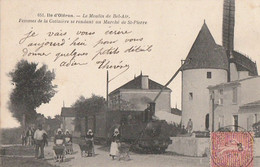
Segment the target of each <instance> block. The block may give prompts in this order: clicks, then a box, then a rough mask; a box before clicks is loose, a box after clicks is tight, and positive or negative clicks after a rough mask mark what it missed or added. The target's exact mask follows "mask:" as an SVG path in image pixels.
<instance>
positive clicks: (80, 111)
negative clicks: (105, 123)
mask: <svg viewBox="0 0 260 167" xmlns="http://www.w3.org/2000/svg"><path fill="white" fill-rule="evenodd" d="M72 107H73V108H75V111H76V112H77V117H76V119H75V130H76V131H80V129H81V128H80V120H79V119H80V118H82V117H84V116H86V115H87V114H88V113H96V112H101V111H106V100H105V98H104V97H102V96H97V95H94V94H92V96H91V97H90V98H85V97H84V96H80V97H79V99H78V100H76V102H75V103H74V104H73V105H72Z"/></svg>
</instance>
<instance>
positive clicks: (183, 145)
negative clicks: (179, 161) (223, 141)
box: [167, 137, 260, 157]
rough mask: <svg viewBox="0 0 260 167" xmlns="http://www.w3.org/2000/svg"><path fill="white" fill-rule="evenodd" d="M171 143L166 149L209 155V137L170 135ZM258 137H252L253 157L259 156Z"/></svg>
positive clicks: (189, 154) (189, 153) (197, 155)
mask: <svg viewBox="0 0 260 167" xmlns="http://www.w3.org/2000/svg"><path fill="white" fill-rule="evenodd" d="M171 140H172V144H171V145H169V146H168V149H167V151H170V152H174V153H177V154H180V155H185V156H193V157H202V156H208V157H209V156H210V138H195V137H171ZM259 148H260V138H255V139H254V157H260V149H259Z"/></svg>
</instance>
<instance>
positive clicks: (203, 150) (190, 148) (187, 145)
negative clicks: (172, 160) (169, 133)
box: [167, 137, 210, 157]
mask: <svg viewBox="0 0 260 167" xmlns="http://www.w3.org/2000/svg"><path fill="white" fill-rule="evenodd" d="M171 140H172V144H171V145H169V147H168V149H167V151H170V152H174V153H177V154H180V155H186V156H193V157H202V156H205V155H207V156H209V147H210V138H195V137H171Z"/></svg>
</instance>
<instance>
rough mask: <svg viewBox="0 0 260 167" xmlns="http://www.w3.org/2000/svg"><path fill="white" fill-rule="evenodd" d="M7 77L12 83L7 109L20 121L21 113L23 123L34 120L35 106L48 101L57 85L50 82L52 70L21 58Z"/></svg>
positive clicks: (53, 76)
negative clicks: (12, 87)
mask: <svg viewBox="0 0 260 167" xmlns="http://www.w3.org/2000/svg"><path fill="white" fill-rule="evenodd" d="M9 77H10V78H11V81H12V84H13V85H14V89H13V91H12V92H11V95H10V101H9V110H10V111H11V112H12V114H13V116H14V117H15V118H16V119H17V120H18V121H19V122H20V123H22V121H23V114H24V115H25V123H31V122H33V121H35V119H36V116H37V114H36V108H37V107H39V106H40V105H41V104H42V103H48V102H49V101H50V100H51V98H52V97H53V96H54V95H55V93H56V91H55V88H56V87H57V86H56V85H53V84H52V81H53V80H54V79H55V74H54V72H51V71H49V70H48V69H47V66H46V65H42V66H41V67H39V66H38V63H29V62H28V61H26V60H21V61H20V62H18V63H17V64H16V66H15V69H14V70H13V71H12V72H10V73H9Z"/></svg>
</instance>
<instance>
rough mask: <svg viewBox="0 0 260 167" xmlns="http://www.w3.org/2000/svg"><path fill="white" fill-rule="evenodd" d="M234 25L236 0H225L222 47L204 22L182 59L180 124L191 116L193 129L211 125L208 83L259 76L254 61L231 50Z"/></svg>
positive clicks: (210, 84) (201, 128) (227, 82)
mask: <svg viewBox="0 0 260 167" xmlns="http://www.w3.org/2000/svg"><path fill="white" fill-rule="evenodd" d="M234 27H235V0H224V5H223V25H222V46H220V45H218V44H216V43H215V40H214V38H213V37H212V35H211V33H210V31H209V29H208V27H207V25H206V23H205V22H204V24H203V26H202V28H201V30H200V32H199V34H198V36H197V38H196V40H195V42H194V43H193V45H192V47H191V50H190V52H189V53H188V56H187V57H186V59H185V64H184V66H183V68H182V123H183V125H185V126H186V125H187V122H188V120H189V119H190V118H191V119H192V121H193V130H205V129H208V128H209V127H210V125H209V119H210V117H209V113H210V111H211V109H210V107H211V106H210V105H209V104H210V93H209V89H208V87H209V86H214V85H215V86H216V87H218V86H217V85H219V84H221V83H222V84H223V83H224V84H227V85H229V84H232V83H233V82H232V81H238V82H239V83H240V80H242V79H245V78H249V77H252V76H257V75H258V72H257V66H256V63H255V62H253V61H252V60H251V59H250V58H248V57H247V56H245V55H243V54H241V53H239V52H237V51H235V50H234ZM229 82H231V83H229ZM249 84H250V83H249ZM251 86H252V85H251ZM249 87H250V85H249ZM213 88H214V87H210V89H213ZM248 98H249V99H250V97H248ZM255 100H257V99H255ZM251 102H252V101H251ZM243 104H244V103H243ZM238 107H239V106H238Z"/></svg>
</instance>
